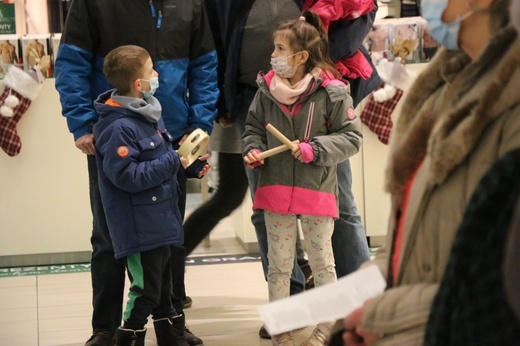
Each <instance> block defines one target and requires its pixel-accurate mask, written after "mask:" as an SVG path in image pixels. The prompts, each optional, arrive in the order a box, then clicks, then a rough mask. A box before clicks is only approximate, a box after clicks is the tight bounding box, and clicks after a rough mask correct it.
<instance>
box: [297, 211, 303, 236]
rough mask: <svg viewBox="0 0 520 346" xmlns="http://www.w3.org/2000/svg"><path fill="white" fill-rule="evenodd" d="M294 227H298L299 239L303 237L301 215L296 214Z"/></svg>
mask: <svg viewBox="0 0 520 346" xmlns="http://www.w3.org/2000/svg"><path fill="white" fill-rule="evenodd" d="M296 228H297V229H298V236H299V237H300V240H303V239H305V238H304V237H303V227H302V218H301V215H297V216H296Z"/></svg>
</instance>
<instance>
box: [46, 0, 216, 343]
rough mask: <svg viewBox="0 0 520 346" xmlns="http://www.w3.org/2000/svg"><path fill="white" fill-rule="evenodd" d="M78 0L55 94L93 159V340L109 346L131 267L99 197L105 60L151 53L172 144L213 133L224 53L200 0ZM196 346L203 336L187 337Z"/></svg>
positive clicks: (178, 303)
mask: <svg viewBox="0 0 520 346" xmlns="http://www.w3.org/2000/svg"><path fill="white" fill-rule="evenodd" d="M182 4H183V5H182V6H180V5H178V4H177V2H176V1H172V0H163V1H153V0H125V1H123V0H114V1H103V0H88V1H87V0H75V1H73V3H72V5H71V7H70V9H69V12H68V15H67V20H66V23H65V28H64V30H63V35H62V39H61V43H60V48H59V51H58V54H57V58H56V68H55V70H56V88H57V90H58V92H59V94H60V101H61V104H62V113H63V115H64V116H65V117H66V118H67V124H68V127H69V130H70V132H71V133H72V134H73V136H74V140H75V144H76V147H77V148H78V149H80V150H81V151H82V152H83V153H85V154H87V161H88V169H89V186H90V201H91V208H92V214H93V231H92V238H91V243H92V249H93V251H92V260H91V266H92V267H91V268H92V288H93V309H94V310H93V315H92V328H93V332H94V333H93V335H92V337H91V339H90V340H89V341H88V342H87V344H88V345H108V344H109V343H110V341H111V339H112V337H113V335H114V333H115V331H116V329H117V327H118V326H119V324H120V321H121V306H122V302H123V290H124V278H125V273H124V263H123V262H122V261H120V260H116V259H114V252H113V249H112V244H111V240H110V236H109V233H108V229H107V226H106V220H105V215H104V212H103V207H102V203H101V200H100V196H99V189H98V181H97V167H96V161H95V157H94V140H93V135H92V126H93V125H94V123H95V122H96V121H97V119H98V115H97V114H96V112H95V110H94V108H93V101H94V99H95V98H96V97H97V96H98V95H100V94H101V93H103V92H105V91H107V90H109V89H111V86H110V85H109V83H108V81H107V80H106V78H105V76H104V75H103V72H102V67H103V60H104V57H105V56H106V54H107V53H108V52H109V51H110V50H112V49H113V48H115V47H118V46H121V45H127V44H134V45H138V46H141V47H143V48H145V49H146V50H147V51H148V52H149V53H150V56H151V57H152V60H153V63H154V66H155V69H156V70H157V72H158V73H159V76H160V77H159V78H160V84H161V88H160V89H159V90H158V91H157V94H156V97H157V99H158V100H159V101H160V103H161V104H162V107H163V109H164V111H163V114H162V116H163V119H164V122H165V124H166V128H167V129H168V131H169V132H170V133H171V135H172V136H173V139H174V140H173V144H174V146H177V145H178V143H179V141H180V140H181V139H182V138H183V137H184V136H185V134H186V133H188V132H189V131H190V130H191V129H194V128H201V129H203V130H205V131H207V132H211V129H212V125H213V119H214V118H215V116H216V108H215V104H216V101H217V98H218V88H217V78H216V72H215V71H216V68H217V54H216V52H215V48H214V44H213V41H212V37H211V31H210V28H209V25H208V22H207V17H206V12H205V9H204V6H203V4H202V1H201V0H192V1H184V2H183V3H182ZM185 180H186V178H185V176H184V172H183V170H182V169H181V170H180V171H179V174H178V181H179V185H180V188H181V190H182V192H181V194H180V198H179V209H180V210H181V214H183V213H184V209H185V197H186V192H185ZM173 252H174V253H173V254H172V260H174V261H175V260H176V261H177V262H178V263H181V262H182V263H184V257H185V255H184V249H183V248H182V247H176V248H175V249H174V251H173ZM173 268H181V269H182V270H176V271H174V272H173V273H172V275H173V280H174V281H173V282H174V284H175V286H174V296H175V297H174V301H173V303H174V307H175V309H176V310H177V311H178V312H179V313H182V309H183V305H184V302H183V300H184V299H185V293H184V270H183V268H184V267H183V266H181V265H178V266H176V265H174V266H173ZM188 342H189V343H190V344H191V345H200V344H202V341H201V340H200V339H198V338H191V337H189V336H188Z"/></svg>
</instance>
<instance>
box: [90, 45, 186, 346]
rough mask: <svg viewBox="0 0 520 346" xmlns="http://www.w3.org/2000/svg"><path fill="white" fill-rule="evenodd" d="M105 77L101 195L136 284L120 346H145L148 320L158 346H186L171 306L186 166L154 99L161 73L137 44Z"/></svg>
mask: <svg viewBox="0 0 520 346" xmlns="http://www.w3.org/2000/svg"><path fill="white" fill-rule="evenodd" d="M103 72H104V73H105V75H106V77H107V79H108V81H109V82H110V84H111V85H113V86H114V87H115V89H112V90H109V91H106V92H104V93H102V94H101V95H100V96H99V97H98V99H97V100H96V101H95V102H94V107H95V109H96V111H97V112H98V114H99V120H98V122H97V123H96V124H95V125H94V128H93V134H94V138H95V140H96V145H95V147H96V155H95V156H96V161H97V165H98V167H99V170H98V176H99V189H100V192H101V200H102V202H103V207H104V210H105V214H106V219H107V224H108V228H109V232H110V237H111V238H112V243H113V247H114V252H115V257H116V258H117V259H119V258H124V259H125V264H126V268H127V272H128V276H129V278H130V281H131V286H130V292H129V294H128V297H129V300H128V302H127V305H126V309H125V311H124V315H123V321H124V323H123V325H122V326H121V327H119V328H118V330H117V332H116V345H144V337H145V333H146V329H145V325H146V323H147V320H148V316H149V315H152V316H153V319H154V328H155V333H156V335H157V343H158V344H159V345H179V346H188V343H186V340H185V338H184V321H183V319H182V318H180V317H182V316H181V315H178V314H177V312H176V311H175V308H174V307H173V305H172V302H171V299H170V295H171V291H172V270H171V260H170V259H171V248H170V246H171V245H174V244H176V245H178V244H182V242H183V239H182V238H183V236H182V217H181V213H180V211H179V207H178V199H179V187H178V183H177V178H176V177H177V171H178V170H179V168H180V166H181V161H182V164H183V165H184V166H186V165H187V160H186V159H182V158H179V155H178V154H177V153H176V152H175V151H174V150H173V149H172V146H171V140H172V137H171V135H170V134H169V133H168V131H167V130H166V128H165V126H164V122H163V120H162V118H161V111H162V109H161V105H160V103H159V101H158V100H157V99H156V98H155V97H154V96H153V94H154V92H155V90H156V89H157V88H158V87H159V80H158V73H157V72H156V71H155V70H154V68H153V63H152V59H151V57H150V55H149V54H148V52H147V51H146V50H145V49H144V48H141V47H139V46H133V45H127V46H120V47H118V48H116V49H113V50H112V51H110V52H109V53H108V54H107V56H106V58H105V63H104V68H103Z"/></svg>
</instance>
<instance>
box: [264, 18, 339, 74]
mask: <svg viewBox="0 0 520 346" xmlns="http://www.w3.org/2000/svg"><path fill="white" fill-rule="evenodd" d="M304 18H305V19H304ZM276 36H282V37H284V38H286V39H287V41H288V42H289V45H290V47H291V49H292V50H293V51H294V52H299V51H303V50H305V51H307V52H308V53H309V59H307V63H306V64H305V71H306V72H310V71H311V70H312V69H313V68H315V67H320V68H322V69H323V70H324V71H328V72H330V73H332V74H333V75H334V77H336V78H341V74H340V73H339V72H338V70H337V69H336V67H334V63H333V62H332V59H331V58H330V56H329V40H328V37H327V33H326V31H325V27H324V26H323V23H322V21H321V19H320V17H319V16H318V15H317V14H316V13H315V12H313V11H311V10H305V11H303V13H302V15H301V17H300V19H295V20H290V21H287V22H284V23H282V24H281V25H280V26H279V27H278V28H277V29H276V31H275V32H274V34H273V37H276Z"/></svg>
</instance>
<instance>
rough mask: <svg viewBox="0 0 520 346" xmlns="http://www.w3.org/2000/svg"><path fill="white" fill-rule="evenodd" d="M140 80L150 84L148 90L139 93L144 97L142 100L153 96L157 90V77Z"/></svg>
mask: <svg viewBox="0 0 520 346" xmlns="http://www.w3.org/2000/svg"><path fill="white" fill-rule="evenodd" d="M141 80H142V81H145V82H148V83H150V90H148V91H146V90H142V91H141V92H142V93H143V95H144V98H147V97H150V96H153V94H155V91H156V90H157V89H158V88H159V77H152V78H150V79H141Z"/></svg>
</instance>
